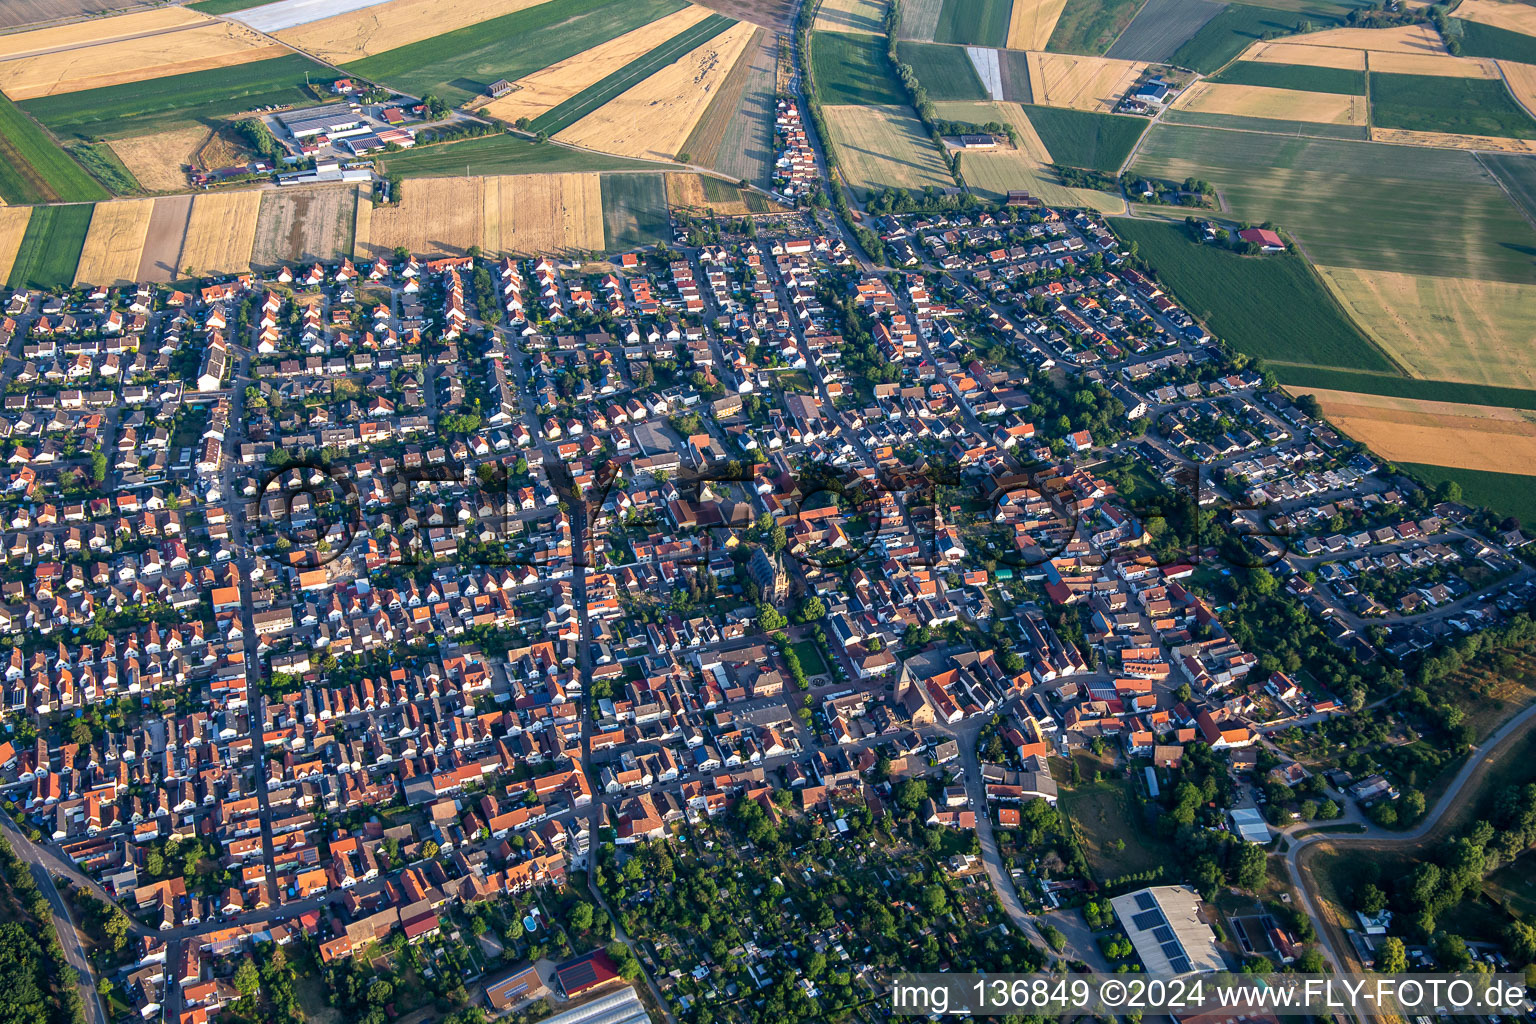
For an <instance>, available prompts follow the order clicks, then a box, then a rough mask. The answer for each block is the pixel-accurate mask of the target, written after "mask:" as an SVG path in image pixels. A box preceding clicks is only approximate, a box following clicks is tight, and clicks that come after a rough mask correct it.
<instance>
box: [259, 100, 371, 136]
mask: <svg viewBox="0 0 1536 1024" xmlns="http://www.w3.org/2000/svg"><path fill="white" fill-rule="evenodd" d="M277 119H278V121H279V122H281V123H282V126H283V127H284V128H286V129H288V134H290V135H292V136H293V137H294V138H296V139H307V138H312V137H314V136H316V135H329V136H330V137H331V138H333V139H336V138H346V137H347V136H349V135H361V134H363V133H365V132H367V131H369V130H370V129H369V128H368V126H367V125H365V124H364V123H363V119H362V118H361V117H360V116H359V115H358V113H357V112H356V111H355V110H353V109H352V108H351V107H349V106H347V105H346V104H344V103H332V104H328V105H326V106H322V107H305V108H304V109H302V110H289V111H286V112H284V113H281V114H278V115H277Z"/></svg>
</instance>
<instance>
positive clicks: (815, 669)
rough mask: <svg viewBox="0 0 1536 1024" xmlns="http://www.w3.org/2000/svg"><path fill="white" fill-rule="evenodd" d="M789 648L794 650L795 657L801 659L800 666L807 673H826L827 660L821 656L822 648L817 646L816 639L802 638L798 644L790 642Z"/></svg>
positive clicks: (818, 674)
mask: <svg viewBox="0 0 1536 1024" xmlns="http://www.w3.org/2000/svg"><path fill="white" fill-rule="evenodd" d="M789 649H790V650H792V651H794V652H795V657H797V658H799V659H800V668H801V669H802V670H803V671H804V672H805V674H806V675H808V676H820V675H826V672H827V662H826V659H825V658H823V657H822V656H821V648H819V647H817V646H816V641H814V640H801V641H800V642H799V643H797V644H790V645H789Z"/></svg>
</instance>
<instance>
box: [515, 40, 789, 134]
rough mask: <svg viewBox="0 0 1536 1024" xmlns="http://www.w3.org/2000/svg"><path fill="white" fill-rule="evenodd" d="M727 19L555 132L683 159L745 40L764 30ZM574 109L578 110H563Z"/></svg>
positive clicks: (746, 42)
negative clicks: (724, 24) (718, 28)
mask: <svg viewBox="0 0 1536 1024" xmlns="http://www.w3.org/2000/svg"><path fill="white" fill-rule="evenodd" d="M728 24H729V25H730V27H728V28H726V29H725V31H723V32H720V33H719V34H718V35H714V36H712V37H711V38H708V39H705V40H704V41H702V42H699V43H698V45H697V46H694V47H693V48H692V49H690V50H688V51H687V52H685V53H683V54H682V56H680V57H678V58H677V59H676V60H674V61H672V62H670V63H667V64H666V65H665V66H663V67H661V68H660V70H658V71H656V73H655V74H652V75H649V76H647V77H646V78H645V79H644V80H643V81H641V82H640V83H639V84H637V85H635V86H634V87H633V88H630V89H626V90H625V91H623V92H621V93H619V94H618V95H617V96H614V97H613V98H612V99H611V100H609V101H608V102H606V103H604V104H603V105H602V106H600V107H597V108H596V109H594V110H592V111H591V112H590V113H588V114H586V116H584V117H582V118H581V119H580V120H578V121H576V122H575V123H574V124H572V125H570V127H568V128H566V129H564V130H563V131H561V132H560V133H559V135H558V136H556V137H557V138H558V139H560V140H561V141H563V142H569V143H571V144H573V145H578V146H585V147H588V148H591V149H599V150H602V151H604V152H608V153H616V154H618V155H620V156H628V157H638V158H640V159H647V160H672V159H680V158H681V157H682V156H683V144H684V142H686V141H687V139H688V136H689V135H690V134H692V132H693V128H694V125H696V124H698V122H699V119H700V118H701V117H703V116H704V111H705V109H706V108H707V107H708V106H709V103H710V100H711V99H713V98H714V96H715V95H716V94H717V93H718V92H719V91H720V89H721V85H722V83H723V82H724V81H725V80H726V79H727V78H728V77H729V75H730V73H731V70H732V69H733V68H734V67H735V66H736V62H737V61H738V60H740V59H741V57H742V54H743V53H744V52H745V51H746V48H747V44H748V43H749V42H751V40H752V38H753V37H754V36H756V35H757V34H758V32H759V31H760V29H759V28H758V26H756V25H754V24H752V23H751V22H746V21H741V22H735V23H729V22H728ZM700 27H701V28H702V27H703V26H702V25H701V26H700ZM685 34H687V33H685ZM589 91H590V90H589ZM584 95H585V94H584ZM580 101H581V97H580V96H578V97H576V99H575V100H573V101H572V102H573V103H577V104H578V105H580ZM559 113H560V108H556V109H555V110H552V111H550V113H549V114H548V115H546V116H548V117H550V118H556V117H557V116H558V115H559ZM572 113H575V111H572V112H568V113H567V114H566V115H564V116H566V117H568V116H571V114H572ZM541 120H542V119H541ZM554 123H556V124H558V123H559V121H558V120H557V121H555V122H554Z"/></svg>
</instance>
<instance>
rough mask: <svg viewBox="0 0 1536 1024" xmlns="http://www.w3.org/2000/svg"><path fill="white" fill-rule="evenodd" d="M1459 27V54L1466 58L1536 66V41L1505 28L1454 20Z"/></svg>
mask: <svg viewBox="0 0 1536 1024" xmlns="http://www.w3.org/2000/svg"><path fill="white" fill-rule="evenodd" d="M1455 20H1456V23H1457V24H1458V25H1460V26H1461V52H1462V55H1463V56H1466V57H1497V58H1498V59H1499V60H1512V61H1516V62H1518V63H1520V64H1536V39H1532V38H1531V37H1530V36H1527V35H1522V34H1521V33H1519V32H1511V31H1510V30H1509V29H1507V28H1497V27H1495V26H1493V25H1483V24H1480V23H1478V22H1475V21H1462V20H1461V19H1460V18H1457V19H1455Z"/></svg>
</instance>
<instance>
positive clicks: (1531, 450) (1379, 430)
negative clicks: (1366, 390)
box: [1312, 390, 1536, 477]
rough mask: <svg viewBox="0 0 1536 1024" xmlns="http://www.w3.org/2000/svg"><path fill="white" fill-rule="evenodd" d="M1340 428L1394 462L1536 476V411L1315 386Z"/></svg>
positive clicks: (1319, 396)
mask: <svg viewBox="0 0 1536 1024" xmlns="http://www.w3.org/2000/svg"><path fill="white" fill-rule="evenodd" d="M1312 394H1313V395H1314V396H1315V397H1316V398H1317V401H1318V403H1319V404H1320V405H1322V407H1323V413H1324V415H1326V416H1327V417H1328V420H1329V422H1330V423H1333V424H1334V425H1335V426H1337V427H1338V428H1339V429H1341V430H1343V431H1344V432H1345V433H1347V434H1348V435H1349V436H1351V437H1353V438H1354V439H1355V440H1357V441H1360V442H1362V443H1364V444H1365V445H1367V446H1369V447H1370V449H1371V451H1373V452H1375V453H1377V454H1378V455H1381V456H1383V457H1384V458H1388V459H1391V460H1392V461H1393V462H1411V463H1427V464H1429V465H1434V466H1450V467H1455V468H1458V469H1476V470H1483V471H1487V472H1494V473H1511V474H1517V475H1523V476H1526V477H1529V476H1532V475H1536V413H1533V412H1529V411H1526V410H1519V409H1504V408H1498V407H1494V406H1482V405H1455V404H1451V403H1448V402H1422V401H1415V400H1413V399H1406V398H1387V397H1383V396H1380V395H1367V394H1357V393H1354V392H1348V391H1327V390H1316V391H1313V392H1312Z"/></svg>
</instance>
